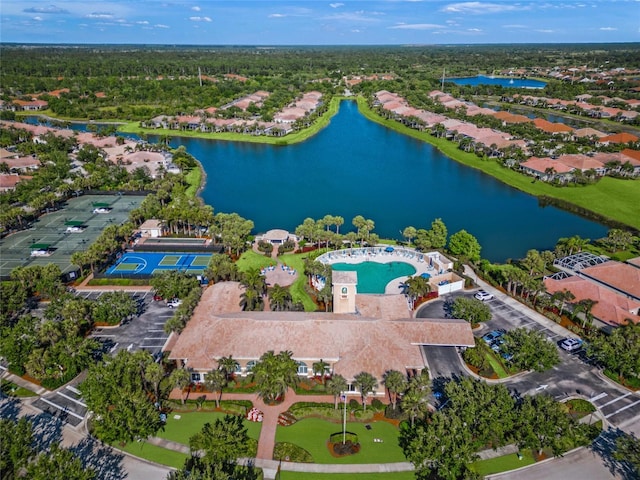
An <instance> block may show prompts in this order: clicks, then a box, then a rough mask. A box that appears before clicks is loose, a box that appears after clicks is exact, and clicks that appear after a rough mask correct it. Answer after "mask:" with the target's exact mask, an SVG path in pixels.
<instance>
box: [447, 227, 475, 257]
mask: <svg viewBox="0 0 640 480" xmlns="http://www.w3.org/2000/svg"><path fill="white" fill-rule="evenodd" d="M480 250H481V247H480V244H479V243H478V240H477V239H476V237H474V236H473V235H471V234H470V233H469V232H467V231H466V230H460V231H459V232H456V233H454V234H453V235H451V237H450V238H449V252H450V253H451V254H452V255H454V256H456V257H460V258H466V259H469V260H470V261H472V262H477V261H478V260H480Z"/></svg>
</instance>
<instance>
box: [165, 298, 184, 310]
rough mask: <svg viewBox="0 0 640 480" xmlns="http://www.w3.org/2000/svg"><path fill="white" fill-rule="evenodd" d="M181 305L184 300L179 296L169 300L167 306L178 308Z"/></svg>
mask: <svg viewBox="0 0 640 480" xmlns="http://www.w3.org/2000/svg"><path fill="white" fill-rule="evenodd" d="M180 305H182V300H180V299H178V298H174V299H173V300H169V301H168V302H167V307H169V308H177V307H179V306H180Z"/></svg>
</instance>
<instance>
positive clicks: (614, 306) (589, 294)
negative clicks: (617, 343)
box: [544, 267, 640, 326]
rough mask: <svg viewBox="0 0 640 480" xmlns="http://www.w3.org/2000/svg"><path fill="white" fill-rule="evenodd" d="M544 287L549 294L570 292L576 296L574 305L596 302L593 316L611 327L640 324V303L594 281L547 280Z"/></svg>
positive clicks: (575, 278) (578, 278)
mask: <svg viewBox="0 0 640 480" xmlns="http://www.w3.org/2000/svg"><path fill="white" fill-rule="evenodd" d="M632 268H635V267H632ZM544 285H545V287H546V288H547V291H548V292H549V293H555V292H561V291H563V290H568V291H570V292H571V293H572V294H573V295H574V296H575V300H573V303H576V302H578V301H580V300H585V299H590V300H594V301H596V302H597V303H596V304H595V305H594V306H593V308H592V309H591V313H592V315H593V316H594V317H595V318H597V319H599V320H601V321H602V322H604V323H607V324H609V325H613V326H617V325H625V324H626V323H628V322H627V319H630V320H631V321H632V322H633V323H638V322H640V317H639V316H638V308H640V302H636V301H634V300H631V299H630V298H627V297H625V296H624V295H620V294H619V293H616V292H615V291H613V290H611V289H610V288H607V287H604V286H602V285H599V284H597V283H595V282H593V281H590V280H587V279H584V278H580V277H577V276H572V277H568V278H564V279H562V280H554V279H552V278H547V279H545V280H544Z"/></svg>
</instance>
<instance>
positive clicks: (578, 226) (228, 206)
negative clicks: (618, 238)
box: [171, 102, 606, 261]
mask: <svg viewBox="0 0 640 480" xmlns="http://www.w3.org/2000/svg"><path fill="white" fill-rule="evenodd" d="M179 145H184V146H185V147H186V148H187V151H189V153H191V154H192V155H193V156H194V157H195V158H197V159H199V160H200V162H201V164H202V165H203V168H204V170H205V171H206V172H207V184H206V187H205V188H204V189H203V191H202V197H203V199H204V201H205V202H206V203H207V204H209V205H212V206H213V207H214V209H215V211H216V212H237V213H238V214H240V215H241V216H243V217H245V218H248V219H251V220H253V221H254V224H255V230H256V231H257V232H264V231H267V230H269V229H272V228H284V229H288V230H290V231H293V230H295V228H296V226H297V225H299V224H301V223H302V222H303V221H304V219H305V218H307V217H311V218H314V219H317V218H322V217H323V216H324V215H326V214H331V215H340V216H342V217H343V218H344V219H345V227H344V230H345V231H348V230H349V229H351V227H350V223H351V219H352V218H353V217H354V216H356V215H363V216H364V217H365V218H370V219H372V220H374V222H376V227H375V229H374V233H377V234H378V235H380V236H381V237H385V238H395V239H401V238H402V234H401V233H400V232H401V230H403V229H404V228H405V227H406V226H409V225H413V226H415V227H416V228H426V229H428V228H430V224H431V222H432V221H433V220H434V219H435V218H442V219H443V221H444V222H445V224H446V225H447V227H448V229H449V233H454V232H456V231H459V230H461V229H466V230H467V231H469V232H470V233H471V234H473V235H474V236H476V238H478V240H479V242H480V244H481V245H482V247H483V251H482V256H483V258H487V259H489V260H491V261H504V260H506V259H508V258H521V257H523V256H524V254H525V253H526V251H527V250H528V249H530V248H537V249H540V250H542V249H552V248H553V247H554V245H555V243H556V241H557V240H558V238H560V237H568V236H573V235H576V234H577V235H580V236H582V237H585V238H600V237H602V236H604V235H606V228H605V227H604V226H602V225H599V224H597V223H595V222H590V221H587V220H585V219H582V218H580V217H578V216H576V215H572V214H569V213H567V212H564V211H562V210H560V209H557V208H555V207H547V208H541V207H540V206H539V205H538V200H537V198H536V197H534V196H531V195H528V194H525V193H522V192H520V191H519V190H516V189H515V188H512V187H510V186H508V185H506V184H504V183H502V182H500V181H498V180H496V179H495V178H493V177H490V176H488V175H484V174H483V173H482V172H481V171H479V170H476V169H474V168H466V167H465V165H463V164H461V163H458V162H452V161H451V159H450V158H449V157H447V156H445V155H444V154H442V153H441V152H440V151H438V150H437V149H436V148H435V147H433V146H432V145H430V144H428V143H425V142H424V141H423V140H422V139H420V140H417V139H415V138H412V137H410V136H407V135H403V134H399V133H397V132H396V131H395V130H392V129H390V128H386V127H384V126H381V125H380V124H378V123H375V122H371V121H369V120H368V119H367V118H365V117H364V116H363V115H362V114H361V113H360V112H359V111H358V108H357V107H356V105H355V104H354V102H342V105H341V108H340V110H339V112H338V114H337V115H336V116H334V117H333V118H332V119H331V122H330V124H329V125H328V126H327V127H326V128H324V129H323V130H321V131H320V132H319V133H318V134H317V135H315V136H313V137H311V138H309V139H308V140H307V141H305V142H302V143H298V144H296V145H290V146H287V148H278V146H275V145H264V144H256V143H238V142H227V141H216V140H205V139H198V138H177V137H176V138H173V139H172V140H171V146H172V147H177V146H179Z"/></svg>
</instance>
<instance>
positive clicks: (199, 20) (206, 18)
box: [189, 17, 213, 22]
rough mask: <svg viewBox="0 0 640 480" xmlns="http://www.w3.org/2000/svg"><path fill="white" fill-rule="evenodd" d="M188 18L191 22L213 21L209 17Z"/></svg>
mask: <svg viewBox="0 0 640 480" xmlns="http://www.w3.org/2000/svg"><path fill="white" fill-rule="evenodd" d="M189 20H191V21H192V22H212V21H213V20H211V18H209V17H189Z"/></svg>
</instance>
